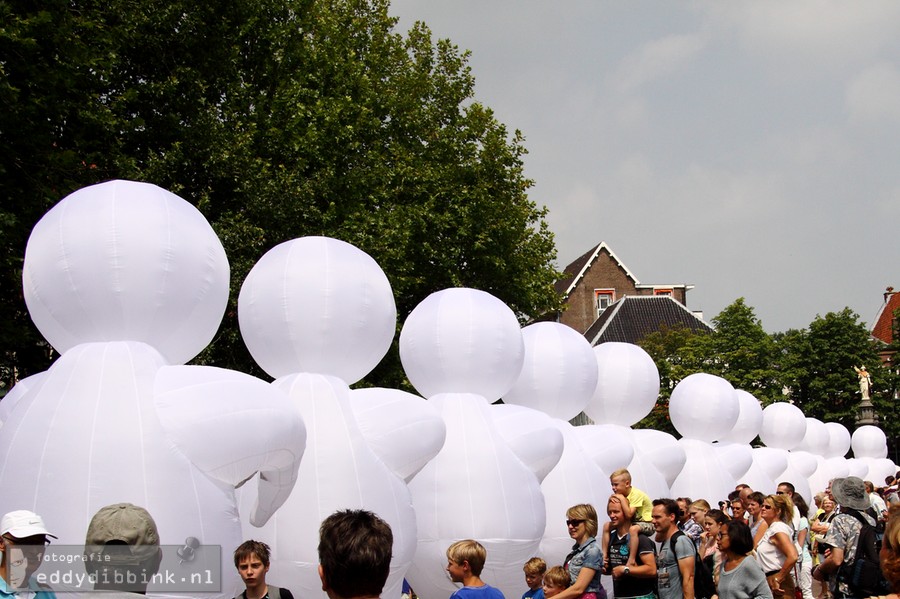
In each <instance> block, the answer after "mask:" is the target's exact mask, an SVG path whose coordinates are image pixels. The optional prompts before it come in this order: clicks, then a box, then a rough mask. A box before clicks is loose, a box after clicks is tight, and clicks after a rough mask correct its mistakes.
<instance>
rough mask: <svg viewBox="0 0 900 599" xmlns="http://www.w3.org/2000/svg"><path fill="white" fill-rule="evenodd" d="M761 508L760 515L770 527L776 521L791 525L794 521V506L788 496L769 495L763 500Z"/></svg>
mask: <svg viewBox="0 0 900 599" xmlns="http://www.w3.org/2000/svg"><path fill="white" fill-rule="evenodd" d="M761 508H762V511H761V512H760V514H762V518H763V520H765V521H766V522H768V523H769V525H771V524H772V522H775V521H776V520H780V521H781V522H784V523H785V524H787V525H791V523H792V521H793V519H794V504H793V503H792V502H791V500H790V498H789V497H788V496H787V495H777V494H776V495H769V496H768V497H766V498H765V499H764V500H763V503H762V506H761Z"/></svg>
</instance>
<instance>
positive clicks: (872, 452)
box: [850, 424, 887, 480]
mask: <svg viewBox="0 0 900 599" xmlns="http://www.w3.org/2000/svg"><path fill="white" fill-rule="evenodd" d="M850 447H851V448H852V449H853V457H855V458H875V459H878V458H886V457H887V437H885V436H884V431H882V430H881V429H880V428H878V427H877V426H872V425H869V424H866V425H863V426H861V427H859V428H857V429H856V430H855V431H853V435H851V437H850ZM882 480H883V479H882Z"/></svg>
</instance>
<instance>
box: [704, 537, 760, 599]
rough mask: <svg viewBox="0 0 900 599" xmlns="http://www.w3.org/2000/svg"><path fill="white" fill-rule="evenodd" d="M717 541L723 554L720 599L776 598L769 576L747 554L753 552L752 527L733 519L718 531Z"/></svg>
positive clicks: (720, 570) (719, 587) (719, 583)
mask: <svg viewBox="0 0 900 599" xmlns="http://www.w3.org/2000/svg"><path fill="white" fill-rule="evenodd" d="M716 539H717V545H718V548H719V551H720V552H721V553H722V565H721V567H720V568H719V572H718V574H719V578H718V583H717V587H716V588H717V589H718V591H719V599H773V598H772V591H771V589H769V585H768V583H767V582H766V575H765V574H763V571H762V569H761V568H760V567H759V564H757V563H756V560H755V559H753V558H752V557H750V556H749V555H748V554H749V553H750V551H752V550H753V537H751V536H750V527H749V526H747V525H746V524H744V523H743V522H740V521H735V520H731V521H729V522H726V523H725V524H723V525H722V526H721V527H720V528H719V532H718V534H717V535H716Z"/></svg>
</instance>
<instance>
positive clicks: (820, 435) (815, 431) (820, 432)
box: [796, 418, 831, 456]
mask: <svg viewBox="0 0 900 599" xmlns="http://www.w3.org/2000/svg"><path fill="white" fill-rule="evenodd" d="M830 439H831V437H830V436H829V434H828V428H826V426H825V423H824V422H822V421H821V420H818V419H816V418H807V419H806V434H805V435H804V436H803V441H802V442H801V443H800V444H799V445H798V446H797V447H796V449H799V450H801V451H808V452H809V453H811V454H813V455H820V456H824V455H825V453H826V452H827V451H828V442H829V441H830Z"/></svg>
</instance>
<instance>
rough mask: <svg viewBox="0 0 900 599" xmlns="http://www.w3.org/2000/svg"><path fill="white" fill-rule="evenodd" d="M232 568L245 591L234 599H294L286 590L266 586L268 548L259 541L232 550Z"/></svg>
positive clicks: (246, 543) (243, 544)
mask: <svg viewBox="0 0 900 599" xmlns="http://www.w3.org/2000/svg"><path fill="white" fill-rule="evenodd" d="M234 566H235V567H236V568H237V571H238V574H240V575H241V580H243V581H244V586H246V587H247V588H246V590H244V592H243V593H241V594H240V595H238V596H237V597H235V599H262V598H263V597H268V598H269V599H277V598H280V599H294V596H293V595H292V594H291V592H290V591H289V590H287V589H282V588H279V587H273V586H269V585H267V584H266V573H267V572H268V571H269V546H268V545H266V544H265V543H261V542H259V541H244V542H243V543H241V544H240V545H239V546H238V548H237V549H235V550H234Z"/></svg>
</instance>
